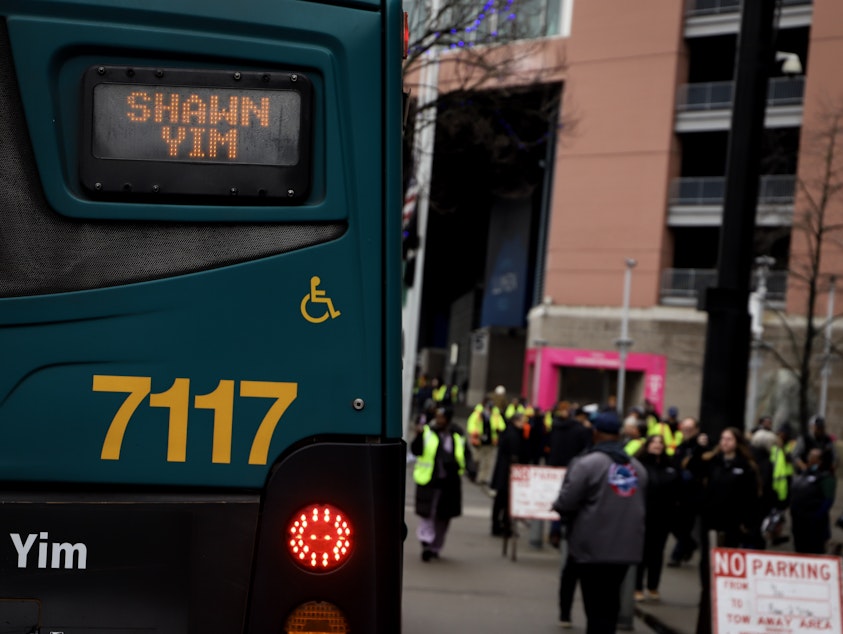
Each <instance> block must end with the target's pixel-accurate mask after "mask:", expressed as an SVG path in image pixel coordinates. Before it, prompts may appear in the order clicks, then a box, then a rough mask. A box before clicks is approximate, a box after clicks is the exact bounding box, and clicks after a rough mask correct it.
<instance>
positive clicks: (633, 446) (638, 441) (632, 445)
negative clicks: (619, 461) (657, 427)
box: [623, 438, 644, 456]
mask: <svg viewBox="0 0 843 634" xmlns="http://www.w3.org/2000/svg"><path fill="white" fill-rule="evenodd" d="M643 444H644V439H643V438H631V439H629V440H628V441H627V443H626V444H625V445H624V446H623V450H624V451H625V452H626V453H627V455H629V456H634V455H635V454H636V453H638V450H639V449H641V446H642V445H643Z"/></svg>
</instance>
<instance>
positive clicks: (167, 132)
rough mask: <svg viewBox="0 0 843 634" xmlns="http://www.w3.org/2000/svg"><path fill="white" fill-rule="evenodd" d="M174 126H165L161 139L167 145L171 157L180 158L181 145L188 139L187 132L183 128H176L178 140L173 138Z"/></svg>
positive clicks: (162, 129)
mask: <svg viewBox="0 0 843 634" xmlns="http://www.w3.org/2000/svg"><path fill="white" fill-rule="evenodd" d="M172 129H173V128H172V126H168V125H165V126H164V127H163V128H161V138H162V139H164V143H166V144H167V149H168V152H169V154H170V156H178V155H179V145H181V142H182V141H184V140H185V138H186V137H187V130H185V129H184V128H182V127H178V128H176V138H173V137H172V136H171V131H172Z"/></svg>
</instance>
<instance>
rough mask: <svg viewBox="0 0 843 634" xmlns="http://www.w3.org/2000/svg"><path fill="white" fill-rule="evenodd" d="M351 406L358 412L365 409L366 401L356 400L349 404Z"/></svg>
mask: <svg viewBox="0 0 843 634" xmlns="http://www.w3.org/2000/svg"><path fill="white" fill-rule="evenodd" d="M351 406H352V407H353V408H354V409H356V410H357V411H358V412H359V411H360V410H361V409H363V408H364V407H366V401H364V400H363V399H362V398H356V399H354V400H353V401H352V402H351Z"/></svg>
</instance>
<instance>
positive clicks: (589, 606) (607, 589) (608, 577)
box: [577, 563, 629, 634]
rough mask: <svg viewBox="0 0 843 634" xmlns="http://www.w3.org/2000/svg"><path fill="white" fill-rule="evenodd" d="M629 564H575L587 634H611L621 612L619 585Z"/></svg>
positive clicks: (614, 629)
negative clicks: (583, 606)
mask: <svg viewBox="0 0 843 634" xmlns="http://www.w3.org/2000/svg"><path fill="white" fill-rule="evenodd" d="M628 569H629V564H584V563H578V564H577V572H578V573H579V578H580V588H581V589H582V600H583V604H584V605H585V616H586V620H587V624H586V628H585V632H586V634H614V632H615V631H616V630H617V625H618V613H619V612H620V610H621V585H622V584H623V580H624V577H626V572H627V570H628Z"/></svg>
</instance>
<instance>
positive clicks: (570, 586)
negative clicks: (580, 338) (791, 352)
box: [410, 386, 837, 634]
mask: <svg viewBox="0 0 843 634" xmlns="http://www.w3.org/2000/svg"><path fill="white" fill-rule="evenodd" d="M440 394H445V393H444V392H440ZM416 423H417V433H416V436H415V438H414V439H413V441H412V443H411V446H410V449H411V451H412V453H413V454H414V455H415V456H416V462H415V466H414V470H413V478H414V480H415V483H416V499H415V505H416V513H417V514H418V515H419V518H420V521H419V525H418V530H417V537H418V539H419V542H420V543H421V546H422V552H421V557H422V560H423V561H426V562H427V561H430V560H431V559H434V558H436V557H438V556H439V552H440V551H441V549H442V547H443V545H444V542H445V536H446V534H447V531H448V526H449V523H450V520H451V519H452V518H453V517H456V516H458V515H460V513H461V503H462V502H461V499H462V489H461V487H462V479H463V477H462V476H463V475H465V476H467V478H468V479H470V480H471V481H472V482H475V483H476V484H477V485H478V486H482V487H484V489H485V490H486V491H487V492H488V493H489V494H490V495H491V496H492V497H494V501H493V503H492V511H491V527H490V532H491V535H493V536H503V537H508V536H510V535H511V534H512V531H513V527H512V518H510V517H509V473H510V467H511V465H513V464H543V465H548V466H554V467H565V468H566V473H565V478H564V481H563V485H562V488H561V490H560V492H559V497H558V499H557V500H556V502H555V503H554V504H553V510H555V511H556V512H557V513H558V515H559V520H558V521H554V522H552V523H551V524H550V527H549V531H548V534H547V540H548V543H549V544H550V545H551V546H554V547H557V548H558V547H560V544H561V543H562V540H565V541H566V546H567V549H566V550H567V553H568V554H567V558H566V560H565V561H564V563H563V566H562V570H561V576H560V584H559V617H560V625H561V626H562V627H571V626H572V623H571V605H572V603H573V599H574V592H575V588H576V586H577V584H579V586H580V591H581V593H582V597H583V604H584V607H585V612H586V618H587V630H586V631H587V632H588V633H589V634H597V633H602V632H614V631H615V628H616V623H617V618H618V612H619V609H620V588H621V584H622V582H623V580H624V578H625V576H626V574H627V572H628V571H629V569H630V567H633V566H634V570H635V573H634V580H635V589H634V599H635V600H636V601H658V600H659V598H660V594H659V585H660V582H661V577H662V572H663V567H664V566H670V567H677V566H682V565H684V564H686V563H687V562H689V561H690V560H691V559H692V557H693V555H694V553H695V551H696V550H697V549H698V548H699V547H700V541H701V537H702V536H703V535H710V534H712V532H713V534H714V535H716V543H714V544H710V545H711V546H721V547H733V548H751V549H765V548H768V547H770V546H774V545H781V544H783V543H785V542H788V541H790V539H791V538H792V544H793V550H794V551H795V552H797V553H806V554H822V553H826V552H827V548H828V541H829V539H830V537H831V518H830V511H831V507H832V505H833V503H834V498H835V485H836V477H835V475H834V470H835V467H836V464H837V454H836V451H835V443H834V440H835V439H834V438H833V436H831V435H830V434H829V433H828V431H827V429H826V425H825V421H824V420H823V419H822V418H819V417H815V418H813V419H812V420H811V422H810V425H809V427H808V430H807V433H804V434H801V433H798V431H797V430H795V429H794V428H793V427H792V426H790V425H788V424H782V425H780V426H778V428H777V429H775V430H774V429H773V421H772V419H771V418H770V417H768V416H764V417H762V418H760V419H759V420H758V422H757V424H756V425H755V426H754V427H753V428H752V429H751V430H747V431H744V430H742V429H740V428H738V427H727V428H725V429H723V430H722V431H721V432H720V434H719V437H717V438H716V439H712V438H709V436H708V434H706V433H702V432H701V430H700V428H699V424H698V422H697V420H696V419H695V418H693V417H689V416H688V417H682V418H680V417H679V412H678V410H677V408H675V407H670V408H669V409H668V411H667V413H666V415H665V416H660V415H659V413H658V412H657V411H656V409H655V408H654V406H653V405H652V404H651V403H649V402H645V403H644V405H643V406H642V407H637V406H636V407H633V408H631V409H630V410H629V412H628V415H627V416H626V417H625V418H623V419H621V417H620V416H619V414H618V412H617V411H616V410H615V409H614V403H611V402H610V403H609V404H607V405H605V406H603V407H598V406H597V405H588V406H584V407H581V406H579V405H578V404H576V403H570V402H568V401H561V402H560V403H558V405H557V406H556V407H555V409H554V410H553V411H549V412H542V411H541V410H539V409H538V408H535V407H532V406H531V405H529V404H528V403H527V402H526V400H525V399H524V398H516V399H510V400H507V398H506V390H505V389H504V388H503V387H502V386H500V387H498V388H497V389H496V390H495V391H494V392H493V393H492V394H490V395H489V396H488V397H487V398H486V399H484V401H483V402H482V403H479V404H477V405H476V407H474V408H473V410H472V412H471V414H470V415H469V416H468V419H467V421H466V425H465V429H462V428H461V427H459V426H457V425H455V424H454V423H453V407H452V403H451V402H449V401H448V399H447V398H440V399H436V398H435V397H434V396H433V395H431V396H426V398H425V401H424V403H423V404H420V407H419V413H418V416H417V419H416ZM671 534H672V535H673V536H674V538H675V540H674V547H673V548H672V549H671V551H670V553H669V555H668V556H667V558H666V557H665V555H666V548H667V541H668V537H669V536H670V535H671ZM788 534H789V535H790V537H788ZM665 559H666V561H665ZM630 574H631V573H630Z"/></svg>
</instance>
